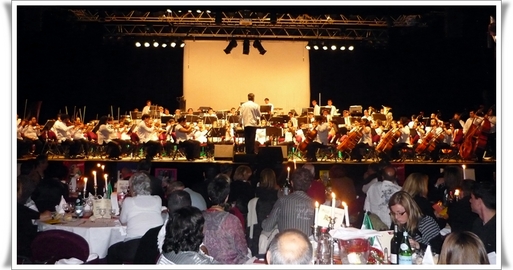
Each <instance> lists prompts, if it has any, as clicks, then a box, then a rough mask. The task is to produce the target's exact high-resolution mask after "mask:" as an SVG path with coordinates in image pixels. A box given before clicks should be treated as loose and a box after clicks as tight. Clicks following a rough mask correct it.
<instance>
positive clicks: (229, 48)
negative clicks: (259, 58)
mask: <svg viewBox="0 0 513 270" xmlns="http://www.w3.org/2000/svg"><path fill="white" fill-rule="evenodd" d="M235 47H237V41H236V40H235V39H232V41H230V43H228V46H226V48H225V49H224V53H226V54H230V53H231V52H232V50H233V48H235Z"/></svg>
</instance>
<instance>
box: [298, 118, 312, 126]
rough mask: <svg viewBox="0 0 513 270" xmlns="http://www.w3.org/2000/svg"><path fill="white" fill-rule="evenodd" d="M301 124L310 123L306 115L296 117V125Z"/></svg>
mask: <svg viewBox="0 0 513 270" xmlns="http://www.w3.org/2000/svg"><path fill="white" fill-rule="evenodd" d="M301 124H310V123H309V122H308V118H307V117H298V118H297V125H298V126H301Z"/></svg>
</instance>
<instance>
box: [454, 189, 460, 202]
mask: <svg viewBox="0 0 513 270" xmlns="http://www.w3.org/2000/svg"><path fill="white" fill-rule="evenodd" d="M454 198H456V200H458V199H459V198H460V190H459V189H456V190H455V191H454Z"/></svg>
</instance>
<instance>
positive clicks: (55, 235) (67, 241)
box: [30, 230, 89, 264]
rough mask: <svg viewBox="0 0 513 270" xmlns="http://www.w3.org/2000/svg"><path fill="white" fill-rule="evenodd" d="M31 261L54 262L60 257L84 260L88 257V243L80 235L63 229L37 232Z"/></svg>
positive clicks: (32, 245)
mask: <svg viewBox="0 0 513 270" xmlns="http://www.w3.org/2000/svg"><path fill="white" fill-rule="evenodd" d="M30 249H31V251H32V258H31V260H32V262H33V263H35V264H55V262H56V261H58V260H60V259H69V258H77V259H79V260H81V261H83V262H86V261H87V259H88V257H89V244H88V243H87V241H86V240H85V239H84V238H83V237H82V236H80V235H78V234H75V233H72V232H68V231H64V230H48V231H43V232H39V233H38V234H37V235H36V237H35V238H34V240H33V241H32V244H31V245H30Z"/></svg>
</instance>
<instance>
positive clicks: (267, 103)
mask: <svg viewBox="0 0 513 270" xmlns="http://www.w3.org/2000/svg"><path fill="white" fill-rule="evenodd" d="M264 103H265V105H271V111H270V112H269V113H270V114H271V115H272V114H273V112H274V105H273V104H272V103H270V102H269V98H265V99H264Z"/></svg>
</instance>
